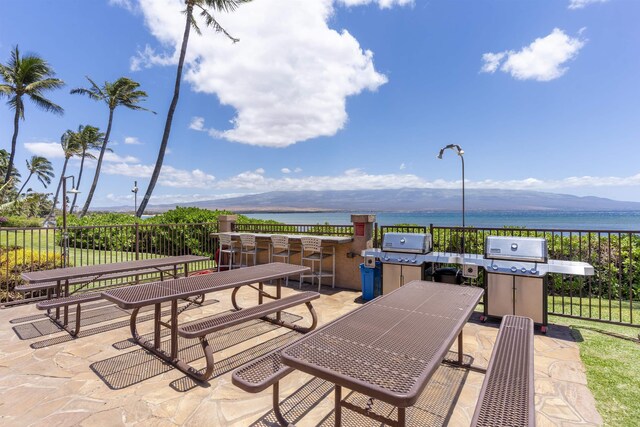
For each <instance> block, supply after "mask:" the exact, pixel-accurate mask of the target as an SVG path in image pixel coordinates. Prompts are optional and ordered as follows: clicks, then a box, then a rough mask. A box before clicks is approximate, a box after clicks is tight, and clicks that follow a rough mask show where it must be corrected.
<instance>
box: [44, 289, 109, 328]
mask: <svg viewBox="0 0 640 427" xmlns="http://www.w3.org/2000/svg"><path fill="white" fill-rule="evenodd" d="M100 299H102V295H101V294H100V292H82V293H78V294H73V295H70V296H68V297H59V298H54V299H48V300H45V301H40V302H38V303H37V304H36V308H37V309H38V310H47V312H49V310H51V309H56V310H59V309H60V308H63V307H64V308H65V312H64V318H63V321H62V322H61V321H60V319H59V312H58V311H56V316H55V318H53V317H52V320H53V321H54V322H55V323H56V324H57V325H58V326H60V327H61V328H62V329H64V330H65V331H67V332H69V334H71V336H72V337H76V336H78V333H79V332H80V314H81V312H82V308H81V304H83V303H85V302H91V301H98V300H100ZM74 304H75V305H76V323H75V329H69V319H68V312H67V310H66V308H68V307H69V306H70V305H74Z"/></svg>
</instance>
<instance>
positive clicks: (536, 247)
mask: <svg viewBox="0 0 640 427" xmlns="http://www.w3.org/2000/svg"><path fill="white" fill-rule="evenodd" d="M484 258H485V259H496V260H500V259H502V260H509V261H528V262H541V263H546V262H547V259H548V250H547V240H546V239H543V238H538V237H519V236H487V238H486V240H485V244H484Z"/></svg>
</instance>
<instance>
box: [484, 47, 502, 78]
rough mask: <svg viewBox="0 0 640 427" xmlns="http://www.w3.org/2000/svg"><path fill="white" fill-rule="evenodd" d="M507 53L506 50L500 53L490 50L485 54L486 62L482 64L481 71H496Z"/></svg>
mask: <svg viewBox="0 0 640 427" xmlns="http://www.w3.org/2000/svg"><path fill="white" fill-rule="evenodd" d="M505 55H506V53H505V52H499V53H491V52H489V53H485V54H483V55H482V60H483V61H484V64H483V65H482V68H481V69H480V71H482V72H483V73H495V71H496V70H497V69H498V67H499V66H500V61H502V59H503V58H504V57H505Z"/></svg>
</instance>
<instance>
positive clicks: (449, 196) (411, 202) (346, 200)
mask: <svg viewBox="0 0 640 427" xmlns="http://www.w3.org/2000/svg"><path fill="white" fill-rule="evenodd" d="M465 205H466V206H465V208H466V210H469V211H474V210H484V211H487V210H492V211H532V210H533V211H541V210H557V211H630V210H633V211H638V210H640V202H623V201H617V200H611V199H606V198H602V197H592V196H586V197H579V196H572V195H568V194H556V193H545V192H540V191H522V190H475V189H474V190H467V192H466V194H465ZM176 206H197V207H200V208H206V209H228V210H232V211H234V212H306V211H309V212H313V211H347V212H354V211H360V212H415V211H455V210H459V209H460V206H461V200H460V190H439V189H417V188H403V189H395V190H340V191H337V190H335V191H334V190H331V191H271V192H268V193H262V194H253V195H248V196H241V197H233V198H228V199H218V200H207V201H200V202H192V203H179V204H163V205H149V207H148V208H147V210H148V211H154V212H162V211H166V210H169V209H173V208H175V207H176ZM106 210H115V211H128V210H131V207H124V206H119V207H113V208H107V209H106Z"/></svg>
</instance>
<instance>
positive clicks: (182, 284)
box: [102, 262, 309, 309]
mask: <svg viewBox="0 0 640 427" xmlns="http://www.w3.org/2000/svg"><path fill="white" fill-rule="evenodd" d="M307 271H309V268H308V267H302V266H299V265H293V264H285V263H281V262H274V263H271V264H260V265H256V266H251V267H245V268H239V269H235V270H227V271H220V272H217V273H212V274H204V275H201V276H192V277H183V278H180V279H173V280H165V281H164V282H154V283H145V284H142V285H134V286H128V287H125V288H117V289H111V290H108V291H105V292H103V293H102V296H103V297H104V298H106V299H108V300H109V301H112V302H114V303H116V304H118V305H119V306H120V307H122V308H125V309H130V308H137V307H143V306H146V305H150V304H157V303H161V302H165V301H171V300H173V299H177V298H186V297H190V296H195V295H200V294H203V293H208V292H214V291H219V290H224V289H231V288H236V287H239V286H244V285H250V284H252V283H256V282H264V281H268V280H272V279H279V278H284V277H288V276H296V275H300V274H301V273H304V272H307Z"/></svg>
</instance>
